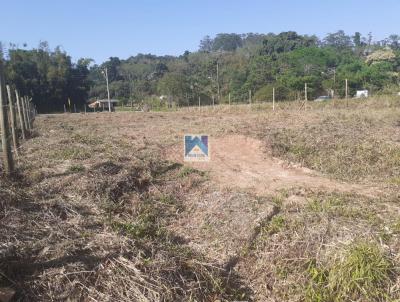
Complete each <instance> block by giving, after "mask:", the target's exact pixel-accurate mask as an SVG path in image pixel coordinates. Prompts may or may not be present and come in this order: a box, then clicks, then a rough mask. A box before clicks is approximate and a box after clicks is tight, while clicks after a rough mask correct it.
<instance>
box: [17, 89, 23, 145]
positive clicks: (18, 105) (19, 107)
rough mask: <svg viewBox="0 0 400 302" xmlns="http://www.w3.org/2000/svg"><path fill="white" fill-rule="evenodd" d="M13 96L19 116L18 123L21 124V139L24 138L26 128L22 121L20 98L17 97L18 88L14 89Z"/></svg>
mask: <svg viewBox="0 0 400 302" xmlns="http://www.w3.org/2000/svg"><path fill="white" fill-rule="evenodd" d="M15 98H16V101H17V110H18V117H19V124H20V126H21V133H22V139H23V140H25V139H26V128H25V122H24V114H23V108H22V104H21V98H20V97H19V93H18V90H15Z"/></svg>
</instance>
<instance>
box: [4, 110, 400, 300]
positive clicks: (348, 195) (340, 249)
mask: <svg viewBox="0 0 400 302" xmlns="http://www.w3.org/2000/svg"><path fill="white" fill-rule="evenodd" d="M318 106H319V107H318V108H317V109H315V108H314V109H313V110H308V111H305V112H299V111H298V110H297V109H295V110H292V109H290V108H288V109H287V110H277V111H275V112H271V111H268V112H266V111H265V107H262V106H260V108H259V109H260V110H261V111H259V110H258V109H249V108H248V107H243V108H239V109H232V110H231V109H230V108H223V110H222V109H221V110H220V111H219V110H218V109H216V110H211V109H210V110H209V109H204V110H202V111H200V112H199V111H197V110H196V111H195V112H196V114H194V115H192V116H191V117H190V118H189V117H188V114H187V112H169V113H152V112H149V113H115V114H107V113H104V114H101V113H98V114H87V115H83V114H82V115H81V114H63V115H48V116H39V117H38V118H37V120H36V122H35V123H36V125H35V127H36V131H37V133H38V134H37V136H35V137H33V138H32V139H30V140H29V141H27V142H26V144H24V145H23V147H22V149H21V156H20V163H19V178H18V179H14V180H8V181H6V180H4V179H1V183H0V228H1V232H0V292H1V290H2V289H8V290H12V291H15V295H14V298H13V299H14V300H15V301H210V302H211V301H212V302H216V301H263V302H264V301H268V302H272V301H289V302H294V301H298V302H300V301H307V302H308V301H310V302H311V301H321V302H322V301H328V302H329V301H332V302H336V301H349V302H350V301H360V302H361V301H379V302H380V301H397V300H396V299H400V273H399V263H400V256H399V255H400V243H399V242H400V240H399V238H400V220H399V217H400V204H399V196H400V192H399V186H398V183H397V179H398V178H400V174H399V158H398V152H399V143H400V141H399V137H400V136H399V131H400V128H399V127H398V124H397V123H398V121H399V118H398V117H399V116H400V112H399V110H398V107H396V106H394V107H393V106H392V107H390V108H383V109H377V108H376V109H374V111H368V110H366V109H365V108H364V107H362V108H354V111H349V110H348V109H344V110H343V109H332V108H325V107H322V105H318ZM360 106H361V105H360ZM320 107H321V108H320ZM257 108H258V107H257ZM325 109H326V110H325ZM185 133H206V134H209V135H210V136H211V138H219V140H215V141H216V142H228V143H229V144H228V143H227V144H226V145H225V146H223V147H220V148H219V149H217V148H216V149H215V150H216V151H220V152H221V153H220V154H217V155H220V156H222V157H223V155H224V152H225V151H227V152H228V151H229V150H231V148H233V147H234V146H235V145H234V143H235V138H236V137H241V138H243V141H247V142H248V144H247V145H246V146H245V147H246V148H244V149H243V148H242V149H243V150H245V153H246V154H241V153H240V152H239V151H240V150H239V149H240V148H238V150H239V151H238V150H235V152H236V153H235V152H232V153H231V157H224V158H222V159H228V160H225V162H224V161H223V160H222V161H220V162H219V169H218V170H217V171H218V172H219V173H220V174H213V173H212V171H213V169H202V168H201V167H200V168H198V167H195V166H192V165H187V164H185V165H184V164H182V163H179V161H178V160H176V161H175V160H167V158H166V157H164V156H165V153H166V150H171V148H174V147H176V146H177V145H178V144H181V143H182V135H183V134H185ZM247 137H248V138H247ZM228 138H229V139H228ZM178 146H181V145H178ZM254 146H259V147H260V148H258V149H257V150H258V151H257V152H258V153H257V157H256V158H255V159H256V160H252V161H246V160H247V159H248V157H247V156H248V155H249V154H248V153H251V152H252V150H253V149H254V148H253V147H254ZM216 147H218V146H216ZM212 148H213V147H212V146H211V159H212V156H213V155H212V150H213V149H212ZM224 148H225V149H226V150H225V149H224ZM178 149H179V150H178ZM178 149H177V152H179V155H178V156H181V155H182V153H183V150H182V149H180V148H178ZM238 152H239V153H238ZM271 154H272V155H273V156H275V157H278V158H273V157H271ZM264 156H265V157H264ZM267 156H268V160H270V161H271V162H272V163H274V165H275V166H274V167H276V170H275V172H276V173H275V174H274V175H273V176H269V178H267V177H266V178H263V177H259V176H260V175H261V176H263V175H264V174H262V173H263V171H264V170H265V169H264V168H263V167H266V163H267V161H265V162H263V163H262V164H258V162H257V161H263V160H264V159H265V158H267ZM235 158H236V159H238V160H240V163H235ZM280 159H282V160H280ZM285 161H286V162H285ZM209 164H210V165H212V164H213V160H211V161H210V163H209ZM223 164H226V165H229V166H230V167H231V168H230V173H231V174H230V176H232V177H234V176H235V173H237V174H238V177H237V179H238V180H239V182H242V181H241V180H243V182H244V181H247V184H251V179H252V178H251V177H253V178H254V179H257V181H258V182H259V185H263V184H262V182H263V181H268V182H270V183H271V184H268V185H267V186H266V187H267V189H268V190H260V191H257V190H251V188H250V189H248V188H247V187H240V186H224V185H223V184H224V182H223V181H224V179H225V180H226V179H230V180H231V179H232V177H231V178H224V177H223V176H225V175H226V174H224V173H225V170H226V169H224V166H223ZM301 165H304V166H307V167H308V168H311V169H315V170H316V171H318V172H319V173H317V172H316V171H311V170H310V173H309V175H308V178H307V181H298V180H299V179H300V178H301V176H302V175H303V174H301V173H300V172H301V171H303V170H302V169H303V167H301ZM232 167H233V168H232ZM260 167H261V168H260ZM235 169H236V170H235ZM291 169H292V170H291ZM295 169H298V171H300V172H299V173H298V174H296V177H292V178H291V179H292V181H291V182H287V183H285V181H284V180H285V177H287V175H291V174H290V173H291V172H293V171H294V170H295ZM208 170H210V171H211V172H208ZM257 171H258V172H259V173H258V174H257V175H256V174H255V172H257ZM296 171H297V170H296ZM304 171H306V169H304ZM264 172H265V171H264ZM286 172H288V173H286ZM289 172H290V173H289ZM239 174H240V175H239ZM314 174H315V175H316V174H318V179H319V181H321V182H322V183H324V184H325V185H326V184H328V185H329V184H334V183H337V182H336V180H332V179H329V178H337V179H340V180H342V182H341V183H343V184H344V185H345V187H348V186H349V187H351V188H355V189H354V190H351V191H348V190H335V189H334V188H329V186H328V187H327V188H326V190H324V189H323V188H322V189H321V187H319V186H316V185H312V181H313V180H315V179H316V178H314V177H315V175H314ZM276 177H281V179H280V180H279V182H278V181H277V180H276V179H275V178H276ZM277 183H279V186H277V185H276V184H277ZM357 183H361V184H362V185H363V186H366V185H371V190H374V188H375V187H376V188H379V190H377V191H376V192H375V194H374V195H373V196H370V195H367V194H363V192H361V191H357V188H359V187H357V186H354V187H353V186H352V184H357ZM357 185H358V184H357Z"/></svg>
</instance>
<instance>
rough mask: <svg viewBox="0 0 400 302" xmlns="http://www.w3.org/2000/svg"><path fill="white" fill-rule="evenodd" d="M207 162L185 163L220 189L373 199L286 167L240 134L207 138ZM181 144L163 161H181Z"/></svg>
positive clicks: (362, 189)
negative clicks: (313, 192) (316, 192)
mask: <svg viewBox="0 0 400 302" xmlns="http://www.w3.org/2000/svg"><path fill="white" fill-rule="evenodd" d="M209 144H210V158H211V159H210V161H209V162H194V163H186V164H187V165H190V166H192V167H194V168H196V169H199V170H203V171H209V173H210V176H211V178H212V179H213V180H215V181H216V182H217V183H219V184H220V185H221V186H222V187H224V188H239V189H243V190H250V191H251V192H253V193H256V194H260V195H264V194H270V193H274V192H276V191H278V190H280V189H288V188H292V187H306V188H315V189H322V190H326V191H340V192H354V193H358V194H363V195H367V196H375V195H376V193H378V192H377V189H376V188H370V187H367V186H362V185H356V184H349V183H344V182H339V181H335V180H331V179H329V178H327V177H324V176H323V175H321V174H319V173H318V172H316V171H313V170H310V169H307V168H303V167H299V166H295V165H288V164H287V163H285V162H283V161H282V160H279V159H276V158H273V157H271V156H270V155H268V153H267V152H264V151H265V150H264V148H263V143H262V142H261V141H260V140H257V139H254V138H251V137H246V136H243V135H230V136H225V137H219V138H213V137H210V143H209ZM182 154H183V146H182V144H180V145H178V146H174V147H173V148H171V149H169V150H168V151H167V158H168V159H170V160H173V161H177V162H183V158H182Z"/></svg>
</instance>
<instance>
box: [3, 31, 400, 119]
mask: <svg viewBox="0 0 400 302" xmlns="http://www.w3.org/2000/svg"><path fill="white" fill-rule="evenodd" d="M5 57H6V68H7V76H8V80H9V81H10V82H11V83H13V84H15V85H16V86H17V87H18V89H20V90H21V91H22V92H23V93H25V94H30V95H32V96H33V100H34V102H35V103H36V104H37V105H38V107H39V109H41V110H45V111H51V110H60V109H62V107H63V105H64V104H68V98H70V99H71V101H72V103H74V104H77V105H78V106H81V105H82V104H83V103H84V102H85V101H86V100H87V99H88V98H105V97H106V96H107V90H106V82H105V78H104V74H103V71H104V69H105V68H107V70H108V76H109V80H110V91H111V96H112V97H113V98H117V99H120V100H123V101H124V102H125V103H128V102H131V101H132V102H134V103H142V102H143V101H150V100H151V99H153V100H155V99H156V96H160V95H164V96H166V98H165V99H166V100H168V101H174V102H176V103H178V104H179V105H187V104H197V102H198V98H199V96H200V97H201V99H202V102H203V103H204V104H205V103H211V101H212V99H213V98H214V99H215V102H217V103H223V102H227V101H228V96H229V94H230V96H231V100H232V101H233V102H244V101H247V100H248V98H249V91H250V90H251V92H252V95H253V99H254V100H255V101H268V100H271V95H272V88H273V87H275V89H276V98H277V99H278V100H283V99H285V100H294V99H297V98H302V97H303V95H302V93H303V88H304V83H307V84H308V87H309V89H308V92H309V98H313V97H316V96H318V95H327V94H329V93H333V94H334V95H335V96H339V97H343V96H344V94H345V91H344V90H345V89H344V81H345V79H348V83H349V89H350V94H351V95H353V94H354V93H355V90H357V89H368V90H370V92H371V93H372V94H381V93H397V92H398V91H399V87H398V86H399V81H400V78H399V71H400V36H398V35H391V36H390V37H389V38H387V39H384V40H382V41H373V38H372V35H371V34H370V35H368V37H363V36H362V35H361V34H360V33H358V32H357V33H355V34H354V35H353V36H348V35H346V34H345V33H344V32H343V31H338V32H336V33H332V34H328V35H327V36H326V37H325V38H323V39H318V38H317V37H316V36H307V35H299V34H297V33H296V32H283V33H280V34H267V35H264V34H252V33H249V34H243V35H239V34H218V35H216V36H215V37H214V38H211V37H209V36H206V37H205V38H204V39H202V40H201V41H200V47H199V50H198V51H196V52H193V53H190V52H189V51H185V52H184V54H182V55H181V56H178V57H175V56H155V55H151V54H138V55H136V56H132V57H129V58H128V59H126V60H122V59H119V58H117V57H110V58H109V60H107V61H106V62H104V63H102V64H100V65H93V64H92V62H93V61H92V60H90V59H80V60H78V62H77V63H75V64H73V63H72V62H71V58H70V57H69V56H68V55H67V54H66V53H65V52H64V51H62V50H61V49H60V48H56V49H55V50H54V51H51V50H49V48H48V45H47V44H46V43H41V44H40V46H39V47H38V49H33V50H27V49H20V48H18V47H11V48H10V49H9V50H8V52H7V55H6V56H5ZM157 100H159V98H158V97H157Z"/></svg>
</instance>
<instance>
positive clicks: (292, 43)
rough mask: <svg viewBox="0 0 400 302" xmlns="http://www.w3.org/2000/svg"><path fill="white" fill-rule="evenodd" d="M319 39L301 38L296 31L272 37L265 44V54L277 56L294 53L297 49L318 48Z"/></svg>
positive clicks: (313, 37) (312, 37)
mask: <svg viewBox="0 0 400 302" xmlns="http://www.w3.org/2000/svg"><path fill="white" fill-rule="evenodd" d="M317 42H318V39H317V38H316V37H315V36H311V37H310V36H301V35H298V34H297V33H296V32H294V31H288V32H283V33H280V34H279V35H276V36H275V35H271V36H269V37H267V38H266V39H265V40H264V42H263V53H264V54H267V55H276V54H280V53H284V52H289V51H293V50H295V49H297V48H302V47H311V46H316V45H317Z"/></svg>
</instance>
